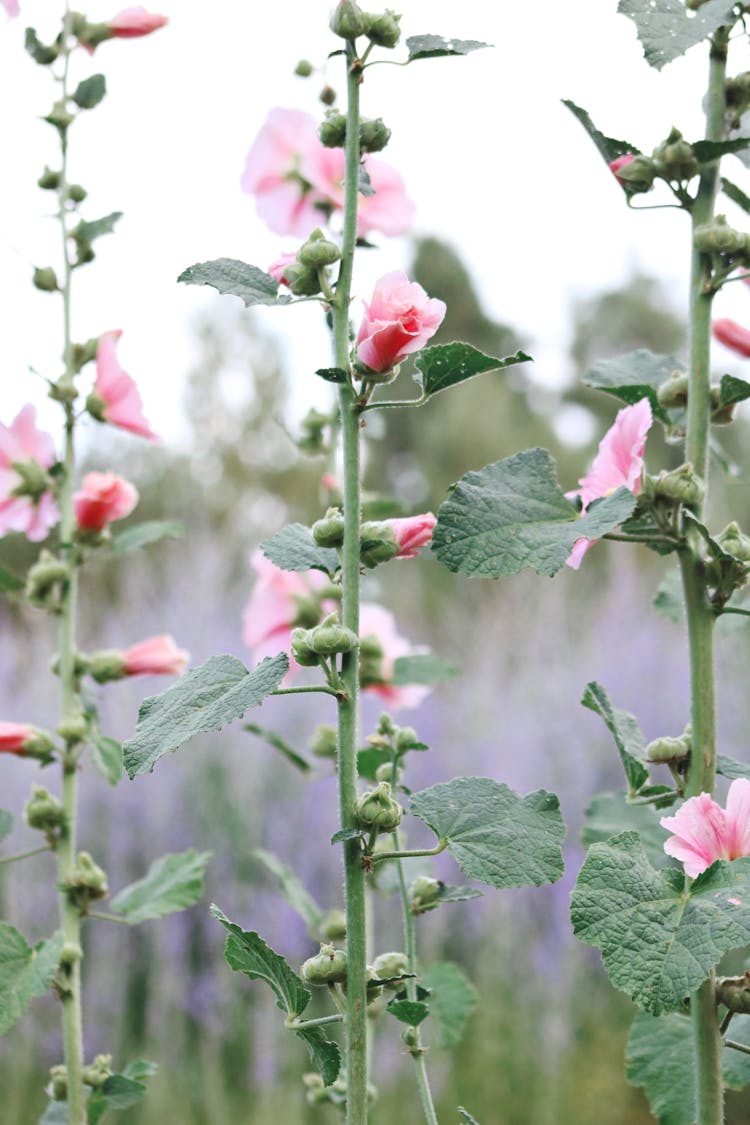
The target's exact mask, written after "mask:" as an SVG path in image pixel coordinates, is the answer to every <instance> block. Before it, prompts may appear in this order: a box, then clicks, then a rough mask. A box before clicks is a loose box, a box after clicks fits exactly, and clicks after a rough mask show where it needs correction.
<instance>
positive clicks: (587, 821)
mask: <svg viewBox="0 0 750 1125" xmlns="http://www.w3.org/2000/svg"><path fill="white" fill-rule="evenodd" d="M659 816H660V814H659V813H657V811H656V810H655V809H654V807H653V805H631V804H629V803H628V802H627V801H626V800H625V794H624V793H623V792H622V791H620V792H618V793H600V794H599V795H598V796H596V797H594V799H593V800H592V801H591V803H590V804H589V806H588V808H587V809H586V813H585V817H584V822H583V831H582V833H581V839H582V840H583V843H584V844H585V845H586V846H587V847H588V845H589V844H598V843H600V842H601V841H602V840H609V839H611V838H612V836H619V835H620V834H621V833H622V832H637V833H638V835H639V837H640V840H641V843H642V844H643V850H644V851H645V853H646V855H647V856H648V859H649V862H650V863H652V864H653V866H654V867H666V866H667V865H668V864H669V863H670V862H671V861H670V858H669V856H668V855H667V853H666V852H665V851H664V841H665V840H666V839H667V836H668V833H667V831H666V829H664V828H662V826H661V825H660V824H659Z"/></svg>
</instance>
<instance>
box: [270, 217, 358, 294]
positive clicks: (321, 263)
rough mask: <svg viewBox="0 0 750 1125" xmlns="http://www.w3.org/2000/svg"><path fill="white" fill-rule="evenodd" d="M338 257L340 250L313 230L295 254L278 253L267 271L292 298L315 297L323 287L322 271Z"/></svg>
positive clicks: (325, 282)
mask: <svg viewBox="0 0 750 1125" xmlns="http://www.w3.org/2000/svg"><path fill="white" fill-rule="evenodd" d="M340 257H341V250H340V249H339V247H338V246H337V245H336V243H335V242H332V241H331V240H330V239H329V238H326V236H325V234H324V233H323V231H322V230H321V229H320V227H316V228H315V230H314V231H313V232H312V233H311V234H310V235H308V237H307V239H306V240H305V241H304V242H303V243H302V245H301V246H300V248H299V250H298V251H297V253H296V254H282V255H281V257H280V258H278V259H277V260H276V261H275V262H272V263H271V265H270V266H269V267H268V272H269V274H270V275H271V277H273V278H275V279H276V281H278V282H280V284H282V285H286V287H287V289H290V290H291V291H292V293H294V295H295V296H296V297H315V296H317V295H318V294H319V293H320V292H321V290H322V289H323V288H324V287H327V281H326V278H325V270H326V268H327V267H328V266H332V265H333V264H334V263H335V262H338V260H339V258H340Z"/></svg>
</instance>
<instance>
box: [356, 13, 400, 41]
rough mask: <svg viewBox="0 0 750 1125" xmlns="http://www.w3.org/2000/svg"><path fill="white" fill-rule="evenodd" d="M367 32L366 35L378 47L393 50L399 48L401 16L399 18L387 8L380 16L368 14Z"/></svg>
mask: <svg viewBox="0 0 750 1125" xmlns="http://www.w3.org/2000/svg"><path fill="white" fill-rule="evenodd" d="M367 20H368V25H367V30H366V31H365V35H366V36H367V38H368V39H369V40H370V42H371V43H374V44H375V46H376V47H388V48H392V47H395V46H397V44H398V41H399V39H400V38H401V28H400V27H399V23H400V22H401V16H397V15H396V13H395V12H394V11H393V10H392V9H391V8H386V10H385V11H384V12H382V13H381V14H379V15H371V14H370V13H368V14H367Z"/></svg>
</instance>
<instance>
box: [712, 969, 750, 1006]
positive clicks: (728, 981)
mask: <svg viewBox="0 0 750 1125" xmlns="http://www.w3.org/2000/svg"><path fill="white" fill-rule="evenodd" d="M716 1002H717V1003H718V1004H723V1006H724V1007H725V1008H728V1009H729V1011H730V1012H743V1013H744V1014H745V1015H748V1014H750V972H746V973H745V974H744V975H743V976H741V977H720V978H719V979H718V980H717V982H716Z"/></svg>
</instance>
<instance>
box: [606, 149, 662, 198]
mask: <svg viewBox="0 0 750 1125" xmlns="http://www.w3.org/2000/svg"><path fill="white" fill-rule="evenodd" d="M609 170H610V172H611V173H612V174H613V176H614V177H615V179H616V180H617V182H618V183H619V184H620V185H621V186H622V187H623V188H624V189H625V191H626V192H627V193H628V195H637V194H639V193H640V192H646V191H651V188H652V187H653V186H654V176H655V175H656V168H655V167H654V162H653V160H650V159H649V157H648V156H641V155H638V156H636V154H635V153H633V152H628V153H625V155H624V156H618V157H617V159H616V160H613V161H612V162H611V163H610V165H609Z"/></svg>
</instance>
